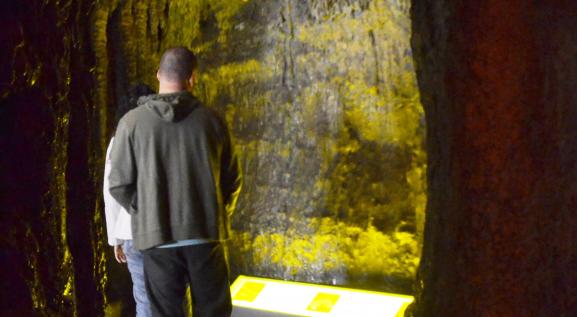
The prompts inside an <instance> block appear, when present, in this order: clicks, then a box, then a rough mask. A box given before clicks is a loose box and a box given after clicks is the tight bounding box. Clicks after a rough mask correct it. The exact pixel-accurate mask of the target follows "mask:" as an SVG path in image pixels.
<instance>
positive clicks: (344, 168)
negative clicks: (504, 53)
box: [94, 0, 425, 292]
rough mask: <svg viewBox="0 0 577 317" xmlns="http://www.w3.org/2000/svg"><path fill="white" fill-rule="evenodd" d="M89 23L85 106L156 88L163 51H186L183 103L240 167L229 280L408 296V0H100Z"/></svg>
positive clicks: (415, 216)
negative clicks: (91, 70)
mask: <svg viewBox="0 0 577 317" xmlns="http://www.w3.org/2000/svg"><path fill="white" fill-rule="evenodd" d="M94 23H95V25H96V26H97V27H96V28H95V30H94V37H95V38H96V39H97V42H98V43H99V45H97V46H96V49H95V51H96V57H97V67H96V70H95V73H96V74H97V77H98V81H97V83H98V90H97V93H96V98H97V99H98V100H97V102H98V109H106V105H105V104H106V103H107V102H108V100H110V96H116V98H120V97H121V96H122V94H123V91H121V90H122V88H123V87H127V86H128V85H129V84H130V83H134V82H137V81H142V82H145V83H148V84H150V85H156V79H155V73H156V67H157V63H158V60H159V57H160V55H161V54H162V51H163V50H164V49H166V48H168V47H171V46H175V45H185V46H189V47H191V48H192V49H194V51H195V52H197V54H198V56H199V58H200V61H201V69H200V73H199V75H200V76H199V79H200V80H199V83H198V85H197V87H196V88H195V94H196V95H197V96H198V97H199V98H200V99H201V100H203V101H204V102H205V103H206V104H207V106H209V107H211V108H214V109H216V110H217V111H218V112H220V113H221V114H222V115H223V116H224V117H225V118H226V120H227V122H228V123H229V125H230V126H231V130H232V132H233V136H234V139H235V144H236V148H237V150H238V152H239V153H240V155H241V160H242V166H243V170H244V173H245V187H244V188H243V193H242V196H241V198H240V201H239V206H238V209H237V211H236V214H235V216H234V218H233V220H232V229H233V231H234V232H233V239H232V241H231V244H230V246H231V247H230V248H229V253H230V259H231V265H232V269H233V272H235V273H244V274H258V275H266V276H271V277H277V278H285V279H296V280H302V281H313V282H322V283H336V284H348V285H357V286H359V285H360V286H364V287H369V288H381V289H388V290H396V291H405V292H406V291H409V288H410V284H411V279H412V276H413V273H414V270H415V267H416V264H417V260H418V244H419V243H418V241H419V239H420V238H419V237H420V232H421V231H422V230H421V229H420V228H421V223H422V218H423V212H424V204H425V194H424V193H425V189H424V170H425V166H424V164H425V154H424V151H423V138H424V124H423V118H422V117H423V112H422V109H421V106H420V104H419V103H418V92H417V87H416V79H415V76H414V69H413V64H412V56H411V52H410V45H409V39H410V21H409V1H407V0H375V1H361V0H360V1H313V0H309V1H297V0H286V1H249V0H247V1H245V0H219V1H208V0H199V1H188V0H187V1H184V0H183V1H179V0H171V1H167V0H164V1H136V0H132V1H131V0H128V1H124V2H123V3H122V4H118V3H114V1H112V2H110V1H109V3H108V4H103V3H99V4H98V5H97V9H96V11H95V22H94ZM111 47H112V48H114V49H112V50H111ZM118 68H120V70H118ZM111 69H114V70H115V71H116V73H114V72H111V71H110V70H111ZM111 79H114V82H115V83H116V87H112V86H111V85H107V84H106V83H107V82H109V81H110V80H111ZM103 124H104V126H106V123H103ZM103 138H105V136H104V134H103ZM105 144H106V140H105V139H104V140H103V142H102V146H104V145H105Z"/></svg>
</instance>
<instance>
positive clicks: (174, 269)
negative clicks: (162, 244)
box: [143, 243, 232, 317]
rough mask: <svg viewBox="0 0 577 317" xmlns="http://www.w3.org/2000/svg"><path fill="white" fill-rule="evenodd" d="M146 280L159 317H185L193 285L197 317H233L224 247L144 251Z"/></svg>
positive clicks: (213, 245) (192, 294)
mask: <svg viewBox="0 0 577 317" xmlns="http://www.w3.org/2000/svg"><path fill="white" fill-rule="evenodd" d="M143 254H144V278H145V281H146V290H147V291H148V297H149V299H150V306H151V308H152V315H153V316H155V317H181V316H184V311H183V307H182V306H183V305H182V303H183V300H184V296H185V293H186V285H187V284H188V283H190V293H191V297H192V306H193V311H194V313H193V316H194V317H230V314H231V311H232V302H231V298H230V286H229V284H228V269H227V266H226V260H225V258H224V252H223V248H222V245H221V244H220V243H204V244H199V245H191V246H184V247H175V248H152V249H148V250H144V251H143Z"/></svg>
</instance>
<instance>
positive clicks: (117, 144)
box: [108, 120, 137, 214]
mask: <svg viewBox="0 0 577 317" xmlns="http://www.w3.org/2000/svg"><path fill="white" fill-rule="evenodd" d="M110 166H111V170H110V176H109V177H108V181H109V186H110V187H109V189H110V195H112V197H114V199H116V201H118V203H119V204H120V205H121V206H122V207H124V209H126V210H127V211H128V212H129V213H131V214H133V213H135V212H136V177H137V171H136V160H135V157H134V148H133V141H132V136H131V132H130V131H129V128H128V127H127V125H126V121H125V120H120V122H119V124H118V128H117V129H116V134H115V137H114V145H113V146H112V152H111V153H110Z"/></svg>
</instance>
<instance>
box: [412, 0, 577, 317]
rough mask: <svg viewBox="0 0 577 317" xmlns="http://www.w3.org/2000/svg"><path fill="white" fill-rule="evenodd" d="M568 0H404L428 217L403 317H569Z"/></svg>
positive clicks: (571, 122)
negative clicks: (421, 127)
mask: <svg viewBox="0 0 577 317" xmlns="http://www.w3.org/2000/svg"><path fill="white" fill-rule="evenodd" d="M576 8H577V6H576V5H575V3H574V2H569V1H541V2H526V1H476V2H475V3H473V2H468V3H464V2H463V1H451V0H444V1H413V11H412V20H413V32H414V33H413V47H414V52H415V60H416V62H417V63H416V64H417V73H418V79H419V86H420V91H421V96H422V101H423V105H424V107H425V113H426V118H427V153H428V167H429V170H428V180H429V182H428V188H429V192H428V199H429V200H428V201H429V203H428V207H427V208H428V209H427V220H426V225H425V235H424V248H423V256H422V261H421V264H420V268H419V273H418V281H417V285H418V290H417V296H416V298H417V304H416V306H415V307H414V309H413V312H412V314H411V315H412V316H420V317H424V316H447V317H448V316H515V317H517V316H573V315H575V313H577V300H576V297H575V295H574V294H575V290H576V287H577V274H575V273H574V272H575V270H574V268H575V265H576V264H577V262H576V261H577V246H576V243H577V242H576V241H577V240H576V235H577V229H576V228H577V220H576V218H575V210H577V205H576V204H577V200H576V196H575V195H576V193H577V191H576V189H577V187H576V185H575V179H576V176H577V164H576V158H577V155H576V154H577V143H576V142H575V137H576V135H577V126H576V125H575V122H576V121H575V120H576V119H577V93H576V90H575V89H574V88H573V83H574V80H573V79H574V78H575V77H576V76H577V62H576V59H575V52H576V49H575V47H577V46H576V44H577V35H576V34H575V32H573V31H571V30H574V29H575V28H576V27H577V22H576V21H577V19H576V18H577V16H576V15H575V12H577V11H575V9H576Z"/></svg>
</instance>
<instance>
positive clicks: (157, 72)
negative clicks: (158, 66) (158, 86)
mask: <svg viewBox="0 0 577 317" xmlns="http://www.w3.org/2000/svg"><path fill="white" fill-rule="evenodd" d="M156 79H157V80H158V81H160V70H157V71H156Z"/></svg>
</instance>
